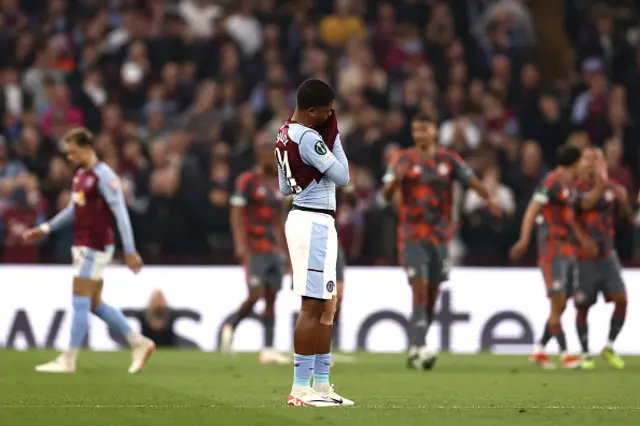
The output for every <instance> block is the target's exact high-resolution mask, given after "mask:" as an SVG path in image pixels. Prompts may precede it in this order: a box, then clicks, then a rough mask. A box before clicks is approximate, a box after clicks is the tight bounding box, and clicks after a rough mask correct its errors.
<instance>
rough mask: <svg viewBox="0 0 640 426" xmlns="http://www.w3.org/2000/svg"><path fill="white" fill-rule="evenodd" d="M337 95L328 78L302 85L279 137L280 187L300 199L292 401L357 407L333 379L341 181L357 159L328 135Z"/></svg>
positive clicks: (294, 244) (292, 231)
mask: <svg viewBox="0 0 640 426" xmlns="http://www.w3.org/2000/svg"><path fill="white" fill-rule="evenodd" d="M334 96H335V95H334V92H333V89H332V88H331V87H329V85H327V84H326V83H324V82H322V81H320V80H315V79H311V80H307V81H305V82H304V83H302V84H301V85H300V87H299V88H298V91H297V105H296V109H295V111H294V113H293V116H292V117H291V119H290V120H288V121H287V122H286V123H285V124H284V125H283V126H282V127H281V128H280V131H279V132H278V137H277V140H276V150H275V156H276V160H277V163H278V175H279V176H278V177H279V181H280V191H281V192H282V194H283V195H285V196H288V195H292V196H293V206H292V210H291V212H290V213H289V215H288V216H287V220H286V223H285V236H286V240H287V246H288V248H289V256H290V258H291V266H292V272H293V289H294V291H295V292H296V293H297V294H299V295H300V296H302V305H301V308H300V314H299V315H298V320H297V322H296V326H295V331H294V337H293V346H294V350H295V355H294V379H293V386H292V388H291V394H290V395H289V399H288V401H287V403H288V405H290V406H302V407H335V406H344V405H353V401H350V400H348V399H346V398H343V397H341V396H340V395H338V394H337V393H336V392H334V391H333V388H332V386H331V385H330V384H329V369H330V365H331V329H332V324H333V317H334V314H335V309H336V290H337V289H336V287H337V286H336V260H337V256H338V235H337V232H336V226H335V211H336V186H344V185H346V184H348V183H349V164H348V162H347V158H346V156H345V154H344V150H343V149H342V144H341V142H340V138H339V137H335V138H330V137H328V136H327V135H329V134H332V133H334V134H335V133H336V132H337V121H336V118H335V115H334V111H333V100H334ZM316 129H317V130H316ZM312 379H313V387H311V380H312Z"/></svg>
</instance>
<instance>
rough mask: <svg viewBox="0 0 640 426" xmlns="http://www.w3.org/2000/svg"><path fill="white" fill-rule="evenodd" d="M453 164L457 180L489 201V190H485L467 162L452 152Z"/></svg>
mask: <svg viewBox="0 0 640 426" xmlns="http://www.w3.org/2000/svg"><path fill="white" fill-rule="evenodd" d="M451 163H452V164H453V171H454V173H455V176H456V178H457V179H458V180H459V181H460V182H462V183H463V184H464V185H465V186H467V187H469V188H471V189H473V190H474V191H475V192H476V193H477V194H478V196H480V198H482V199H483V200H487V201H489V198H491V194H489V191H488V190H487V188H485V186H484V185H483V184H482V182H481V181H480V179H478V177H477V176H476V174H475V173H474V172H473V170H472V169H471V167H469V165H468V164H467V162H466V161H464V160H463V159H462V157H460V156H459V155H458V154H457V153H455V152H453V151H452V152H451Z"/></svg>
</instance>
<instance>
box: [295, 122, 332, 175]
mask: <svg viewBox="0 0 640 426" xmlns="http://www.w3.org/2000/svg"><path fill="white" fill-rule="evenodd" d="M298 149H299V151H300V157H301V158H302V161H304V162H305V163H306V164H307V165H309V166H312V167H315V168H316V169H317V170H318V171H319V172H320V173H324V172H326V171H327V169H328V168H329V167H331V166H333V164H334V163H336V162H337V161H338V160H337V159H336V156H335V155H333V153H332V152H331V151H329V148H328V147H327V145H326V144H325V143H324V141H323V140H322V138H321V137H320V135H319V134H318V133H316V132H313V131H310V130H307V131H306V132H305V133H304V134H303V135H302V137H301V138H300V142H299V146H298Z"/></svg>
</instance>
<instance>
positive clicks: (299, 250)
mask: <svg viewBox="0 0 640 426" xmlns="http://www.w3.org/2000/svg"><path fill="white" fill-rule="evenodd" d="M284 230H285V235H286V237H287V246H288V247H289V256H290V258H291V266H292V268H293V291H294V292H296V293H297V294H299V295H300V296H305V297H312V298H314V299H331V298H332V297H333V296H335V295H336V294H337V289H336V261H337V259H338V233H337V231H336V224H335V220H334V219H333V218H332V217H331V216H329V215H327V214H324V213H314V212H307V211H302V210H292V211H291V212H290V213H289V216H288V217H287V222H286V223H285V228H284Z"/></svg>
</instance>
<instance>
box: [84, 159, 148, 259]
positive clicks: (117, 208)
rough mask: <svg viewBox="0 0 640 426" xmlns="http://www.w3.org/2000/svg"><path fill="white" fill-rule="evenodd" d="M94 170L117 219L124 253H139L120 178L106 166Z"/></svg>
mask: <svg viewBox="0 0 640 426" xmlns="http://www.w3.org/2000/svg"><path fill="white" fill-rule="evenodd" d="M94 170H95V173H96V174H97V175H98V190H99V191H100V193H101V194H102V197H103V198H104V200H105V201H106V202H107V205H108V206H109V209H110V210H111V213H112V214H113V217H114V218H115V219H116V225H117V227H118V232H119V233H120V239H121V240H122V248H123V250H124V253H125V254H127V255H129V254H135V253H137V250H136V245H135V241H134V238H133V229H132V227H131V220H130V219H129V212H128V211H127V204H126V202H125V200H124V194H123V192H122V185H121V184H120V179H119V178H118V176H117V175H116V173H115V172H114V171H113V170H111V169H110V168H107V167H106V166H103V167H100V168H98V167H96V168H95V169H94Z"/></svg>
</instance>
